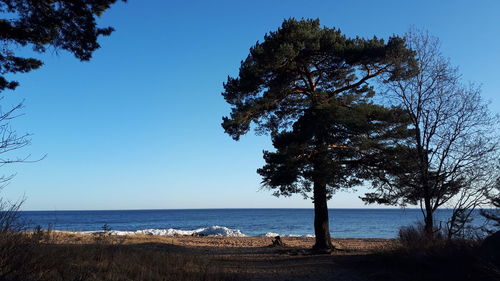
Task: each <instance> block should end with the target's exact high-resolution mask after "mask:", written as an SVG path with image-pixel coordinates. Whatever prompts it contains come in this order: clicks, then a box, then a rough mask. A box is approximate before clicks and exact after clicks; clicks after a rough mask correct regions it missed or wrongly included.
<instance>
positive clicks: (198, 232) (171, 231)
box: [77, 225, 314, 237]
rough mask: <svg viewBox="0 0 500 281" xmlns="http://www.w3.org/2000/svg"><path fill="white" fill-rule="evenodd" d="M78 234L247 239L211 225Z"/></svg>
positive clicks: (82, 232) (270, 233)
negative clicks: (194, 227) (193, 227)
mask: <svg viewBox="0 0 500 281" xmlns="http://www.w3.org/2000/svg"><path fill="white" fill-rule="evenodd" d="M77 233H80V234H99V233H101V234H108V235H117V236H122V235H158V236H223V237H247V235H245V234H244V233H242V232H241V230H239V229H231V228H228V227H225V226H218V225H213V226H210V227H204V228H198V229H194V230H180V229H175V228H167V229H142V230H135V231H122V230H108V231H103V230H98V231H79V232H77ZM275 236H282V237H314V235H294V234H278V233H274V232H267V233H265V234H261V235H257V237H275Z"/></svg>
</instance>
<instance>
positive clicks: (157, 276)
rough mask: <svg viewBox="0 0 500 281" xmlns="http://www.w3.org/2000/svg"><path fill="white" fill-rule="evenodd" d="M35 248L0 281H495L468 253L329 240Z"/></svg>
mask: <svg viewBox="0 0 500 281" xmlns="http://www.w3.org/2000/svg"><path fill="white" fill-rule="evenodd" d="M31 240H33V239H31ZM31 240H30V241H31ZM36 240H39V241H40V242H38V243H32V242H29V241H28V242H26V243H24V244H23V243H19V241H18V242H16V244H12V245H11V246H10V247H11V249H10V253H11V257H10V258H9V259H7V258H8V257H7V256H6V255H5V254H4V255H3V256H2V257H0V276H3V277H0V280H82V281H83V280H112V281H114V280H134V281H136V280H179V281H182V280H272V281H279V280H290V281H291V280H336V281H342V280H354V281H355V280H359V281H362V280H363V281H364V280H389V281H390V280H439V281H443V280H500V279H499V278H498V277H499V276H500V275H499V269H498V267H496V266H495V265H493V264H491V263H489V262H487V261H483V260H481V259H480V258H477V257H476V256H475V253H474V247H469V246H464V247H467V249H458V248H457V249H455V250H451V251H452V252H450V250H449V249H448V250H446V251H445V250H444V249H439V251H438V250H437V249H436V251H437V252H436V253H432V251H431V252H429V251H426V252H418V251H415V250H411V251H407V250H401V249H400V247H399V245H398V241H397V240H389V239H335V240H334V244H335V245H336V246H337V248H338V249H339V250H338V251H335V252H333V253H332V254H318V253H314V252H311V251H310V250H309V249H310V248H311V246H312V244H313V242H314V240H313V238H284V239H283V241H284V243H285V246H283V247H271V246H270V245H271V242H272V238H264V237H243V238H241V237H158V236H142V237H140V236H133V237H115V236H113V237H111V236H107V235H78V234H71V233H52V234H49V235H40V237H37V239H36ZM2 245H3V246H2V249H0V252H3V253H6V252H5V250H6V247H7V246H6V243H3V244H2ZM16 245H17V246H16ZM23 245H24V246H23ZM16 247H17V248H16ZM453 251H456V252H453ZM12 253H17V254H16V255H13V256H14V258H13V256H12ZM16 256H17V257H16Z"/></svg>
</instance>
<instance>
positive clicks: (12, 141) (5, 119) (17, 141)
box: [0, 98, 40, 189]
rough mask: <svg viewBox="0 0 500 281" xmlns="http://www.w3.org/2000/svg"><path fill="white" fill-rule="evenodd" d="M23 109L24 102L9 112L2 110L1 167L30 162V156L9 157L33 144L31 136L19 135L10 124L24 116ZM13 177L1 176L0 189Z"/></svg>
mask: <svg viewBox="0 0 500 281" xmlns="http://www.w3.org/2000/svg"><path fill="white" fill-rule="evenodd" d="M0 100H1V98H0ZM23 107H24V105H23V102H20V103H18V104H16V105H15V106H13V107H12V108H10V109H9V110H7V111H2V110H1V108H0V167H3V166H4V165H6V164H12V163H20V162H27V161H28V158H29V155H27V156H25V157H22V158H19V157H16V158H12V157H9V154H10V153H9V152H11V151H13V150H18V149H21V148H23V147H25V146H27V145H29V144H30V143H31V139H30V134H28V133H25V134H21V135H19V134H17V132H16V131H15V130H13V129H12V127H11V123H10V122H11V120H12V119H14V118H17V117H19V116H20V115H22V113H20V110H21V109H22V108H23ZM39 160H40V159H39ZM39 160H36V161H39ZM13 176H14V175H0V189H1V188H2V187H4V185H5V184H6V183H7V182H8V181H9V180H10V179H12V177H13Z"/></svg>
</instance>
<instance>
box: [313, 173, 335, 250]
mask: <svg viewBox="0 0 500 281" xmlns="http://www.w3.org/2000/svg"><path fill="white" fill-rule="evenodd" d="M314 234H315V235H316V244H314V246H313V249H315V250H331V249H333V245H332V240H331V238H330V225H329V220H328V206H327V197H326V184H318V183H315V184H314Z"/></svg>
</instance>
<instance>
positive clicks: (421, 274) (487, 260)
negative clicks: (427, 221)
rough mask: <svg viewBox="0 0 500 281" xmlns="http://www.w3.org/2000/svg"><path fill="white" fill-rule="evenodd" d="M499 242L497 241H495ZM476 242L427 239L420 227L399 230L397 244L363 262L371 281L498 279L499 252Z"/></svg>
mask: <svg viewBox="0 0 500 281" xmlns="http://www.w3.org/2000/svg"><path fill="white" fill-rule="evenodd" d="M497 243H498V242H497ZM498 249H499V248H498V245H497V246H496V248H491V246H488V247H487V248H485V247H484V245H483V240H479V239H453V240H448V239H446V236H445V235H442V236H440V235H436V237H435V239H433V240H429V239H427V237H426V234H425V230H424V228H423V227H422V226H419V227H413V226H412V227H406V228H402V229H401V231H400V234H399V239H398V243H396V244H394V245H393V246H392V247H389V248H386V249H384V250H382V251H377V252H375V253H374V254H373V255H372V256H371V257H370V258H368V259H366V260H364V261H363V263H364V266H363V268H365V269H364V270H366V271H367V272H370V277H371V278H370V280H384V281H392V280H394V281H396V280H398V281H399V280H407V281H411V280H415V281H417V280H427V281H432V280H436V281H438V280H439V281H444V280H471V281H472V280H483V281H489V280H491V281H494V280H500V259H499V257H500V252H499V251H498Z"/></svg>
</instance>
